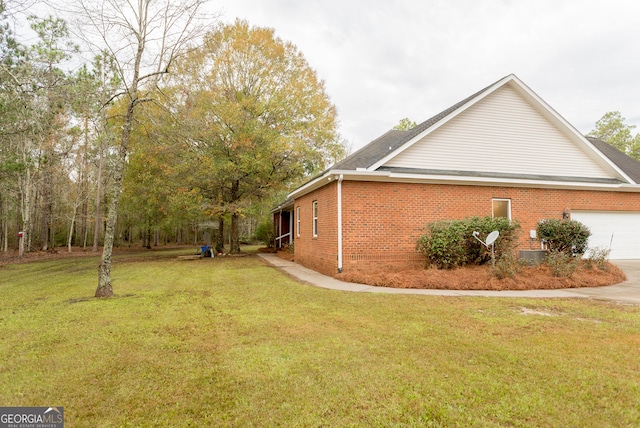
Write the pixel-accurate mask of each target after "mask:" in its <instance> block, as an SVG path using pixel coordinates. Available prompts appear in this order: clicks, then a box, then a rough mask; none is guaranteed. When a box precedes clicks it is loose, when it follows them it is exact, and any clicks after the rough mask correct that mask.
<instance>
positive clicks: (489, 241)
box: [485, 230, 500, 247]
mask: <svg viewBox="0 0 640 428" xmlns="http://www.w3.org/2000/svg"><path fill="white" fill-rule="evenodd" d="M498 236H500V232H498V231H497V230H494V231H493V232H491V233H490V234H489V236H487V243H486V244H485V245H486V246H487V247H488V246H489V245H491V244H493V243H494V242H496V239H498Z"/></svg>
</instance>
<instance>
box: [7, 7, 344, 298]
mask: <svg viewBox="0 0 640 428" xmlns="http://www.w3.org/2000/svg"><path fill="white" fill-rule="evenodd" d="M202 4H203V3H202V2H201V1H200V0H191V1H189V2H179V3H176V4H171V3H164V4H160V3H158V2H155V1H152V0H137V1H134V2H128V3H121V2H119V1H117V0H107V1H104V2H103V1H82V2H78V3H77V4H75V6H72V8H73V9H72V11H73V12H74V13H73V14H72V15H73V16H75V17H77V18H78V19H77V20H76V21H70V22H66V21H65V20H63V19H61V18H59V17H51V16H47V17H36V16H30V17H29V18H28V23H29V27H30V30H31V31H32V32H33V34H35V35H36V39H35V40H36V41H35V42H32V43H30V44H24V43H22V42H21V41H20V40H21V36H22V35H21V34H15V33H14V31H13V30H12V26H11V25H9V24H10V22H11V19H14V18H15V16H12V14H11V12H10V11H9V10H8V9H7V7H6V4H5V3H0V20H1V23H2V25H1V26H0V250H1V251H5V252H6V251H10V250H13V249H14V248H16V247H17V246H19V244H21V245H20V249H19V252H20V255H22V254H23V252H24V251H34V250H48V249H51V248H53V247H60V246H62V245H64V246H66V247H67V248H68V249H69V251H71V248H72V247H73V246H80V247H82V248H85V249H89V248H91V249H92V250H93V251H98V249H99V247H101V246H102V261H101V266H100V274H99V286H98V290H97V291H96V295H97V296H108V295H111V294H112V293H113V291H112V287H111V279H110V266H111V250H112V248H113V246H114V245H120V244H128V243H132V242H136V241H138V242H142V243H143V244H144V245H147V246H150V245H152V243H153V244H158V243H161V242H175V243H178V244H180V243H196V244H199V243H200V242H201V240H202V236H203V231H205V230H216V231H217V232H218V233H217V235H214V236H213V237H212V238H213V239H214V240H215V241H218V242H219V241H221V240H222V239H223V237H227V238H228V241H227V247H228V248H227V250H228V251H230V252H239V251H240V246H239V243H240V237H241V234H242V227H243V225H245V226H246V225H247V223H249V224H250V225H252V227H253V228H255V225H256V222H257V221H259V220H257V219H260V218H265V217H266V216H268V212H269V208H270V207H271V206H273V205H272V204H274V202H275V201H276V200H277V198H278V197H281V196H283V195H284V194H285V192H286V189H287V188H288V187H289V186H291V185H293V184H295V183H300V182H302V180H304V178H305V177H308V176H309V175H312V174H315V173H317V172H319V171H320V170H322V169H323V168H325V167H326V166H327V165H328V164H330V163H332V162H335V161H336V160H338V159H339V158H340V157H342V156H343V155H344V145H343V144H342V142H341V141H340V137H339V135H338V132H337V117H336V110H335V107H334V106H333V104H332V103H331V101H330V99H329V96H328V95H327V93H326V91H325V88H324V82H323V81H322V80H321V79H319V78H318V76H317V75H316V73H315V71H314V70H313V69H312V68H311V67H310V66H309V64H308V63H307V62H306V60H305V58H304V56H303V55H302V54H301V53H300V52H299V51H298V49H297V48H296V47H295V46H294V45H293V44H291V43H289V42H285V41H283V40H281V39H279V38H277V37H276V36H275V34H274V31H273V30H272V29H268V28H258V27H253V26H250V25H249V24H248V23H247V22H244V21H240V20H237V21H235V22H234V23H230V24H224V23H221V22H219V21H218V20H216V19H215V17H211V16H206V15H204V14H202V12H201V7H202ZM123 5H124V6H123ZM87 56H91V60H89V61H85V60H83V58H86V57H87ZM78 64H81V65H78ZM225 231H226V233H225ZM18 232H20V234H21V237H19V236H18Z"/></svg>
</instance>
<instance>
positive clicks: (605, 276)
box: [336, 263, 626, 290]
mask: <svg viewBox="0 0 640 428" xmlns="http://www.w3.org/2000/svg"><path fill="white" fill-rule="evenodd" d="M336 278H337V279H340V280H342V281H347V282H356V283H360V284H369V285H374V286H379V287H394V288H424V289H442V290H536V289H538V290H539V289H559V288H581V287H600V286H604V285H612V284H617V283H620V282H622V281H624V280H625V279H626V276H625V275H624V272H622V270H620V268H618V267H617V266H615V265H613V264H611V263H608V264H607V268H606V269H598V268H597V267H593V268H587V267H586V266H581V267H580V268H579V269H578V270H577V271H576V272H575V273H574V274H573V275H571V277H569V278H558V277H555V276H553V275H552V274H551V272H550V271H549V268H548V267H547V266H546V265H540V266H533V267H522V268H520V271H519V272H518V273H517V274H516V275H514V276H513V277H510V278H504V279H498V278H496V277H495V276H493V275H492V273H491V268H490V267H489V266H470V267H464V268H458V269H452V270H440V269H436V268H428V269H413V270H403V271H389V270H377V271H367V272H347V273H342V274H338V275H336Z"/></svg>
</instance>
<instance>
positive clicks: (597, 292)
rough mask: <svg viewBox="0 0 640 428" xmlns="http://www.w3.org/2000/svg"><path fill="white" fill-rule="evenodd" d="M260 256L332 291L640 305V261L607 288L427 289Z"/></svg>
mask: <svg viewBox="0 0 640 428" xmlns="http://www.w3.org/2000/svg"><path fill="white" fill-rule="evenodd" d="M258 255H259V256H260V257H262V258H263V259H264V260H266V261H267V262H268V263H269V264H271V265H272V266H275V267H277V268H278V269H280V270H282V271H284V272H286V273H288V274H289V275H291V276H292V277H294V278H296V279H298V280H300V281H303V282H306V283H308V284H311V285H314V286H316V287H321V288H328V289H331V290H342V291H355V292H370V293H392V294H422V295H429V296H476V297H477V296H484V297H526V298H529V297H533V298H551V297H564V298H595V299H605V300H614V301H617V302H621V303H627V304H638V305H640V260H621V261H615V262H614V263H615V264H616V265H618V266H619V267H620V268H621V269H622V270H623V271H624V272H625V274H626V275H627V280H626V281H625V282H622V283H620V284H616V285H610V286H607V287H588V288H564V289H560V290H522V291H520V290H505V291H489V290H486V291H484V290H423V289H415V288H390V287H374V286H372V285H367V284H357V283H353V282H344V281H340V280H337V279H335V278H332V277H330V276H326V275H323V274H321V273H318V272H316V271H314V270H311V269H308V268H306V267H304V266H300V265H299V264H297V263H294V262H290V261H287V260H283V259H281V258H280V257H278V256H276V255H275V254H268V253H259V254H258Z"/></svg>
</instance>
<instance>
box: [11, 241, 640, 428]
mask: <svg viewBox="0 0 640 428" xmlns="http://www.w3.org/2000/svg"><path fill="white" fill-rule="evenodd" d="M190 252H191V250H189V253H190ZM183 253H184V252H183ZM177 254H179V253H176V252H172V253H166V254H165V255H166V257H161V256H162V255H163V253H160V252H157V251H154V252H150V253H145V254H143V255H142V256H140V257H137V256H136V255H131V254H126V255H122V256H119V257H117V258H116V259H115V261H114V265H113V280H114V289H115V291H116V293H117V295H118V296H117V297H115V298H111V299H105V300H98V299H94V298H91V297H90V296H92V295H93V292H94V291H95V286H96V281H97V264H98V259H97V258H93V257H91V258H77V259H67V260H56V261H47V262H37V263H29V264H22V265H9V266H5V267H1V268H0V302H1V304H0V361H1V363H0V405H2V406H36V405H37V406H49V405H54V406H64V407H65V417H66V422H67V425H68V426H70V427H78V426H79V427H112V426H136V427H137V426H233V427H235V426H256V427H263V426H367V427H368V426H379V427H388V426H427V427H429V426H433V427H439V426H443V427H449V426H461V427H467V426H472V427H473V426H478V427H485V426H487V427H492V426H496V427H503V426H508V427H511V426H515V427H520V426H522V427H529V426H558V427H565V426H580V427H585V426H586V427H589V426H592V427H602V426H621V427H623V426H638V425H640V407H639V406H638V403H640V308H639V307H636V306H623V305H616V304H613V303H605V302H598V301H588V300H578V299H576V300H560V299H556V300H552V299H548V300H534V299H493V298H468V297H465V298H462V297H459V298H452V297H429V296H411V295H386V294H378V293H347V292H339V291H332V290H324V289H319V288H314V287H311V286H308V285H302V284H299V283H297V282H295V281H293V280H291V279H290V278H288V277H287V276H286V275H284V274H282V273H280V272H279V271H277V270H275V269H274V268H271V267H269V266H266V265H265V264H263V263H262V262H261V261H260V260H259V259H258V258H256V257H253V256H252V257H244V258H230V257H225V258H223V257H219V258H214V259H203V260H192V261H179V260H177V259H176V255H177ZM150 255H151V256H150ZM543 314H544V315H543Z"/></svg>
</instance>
